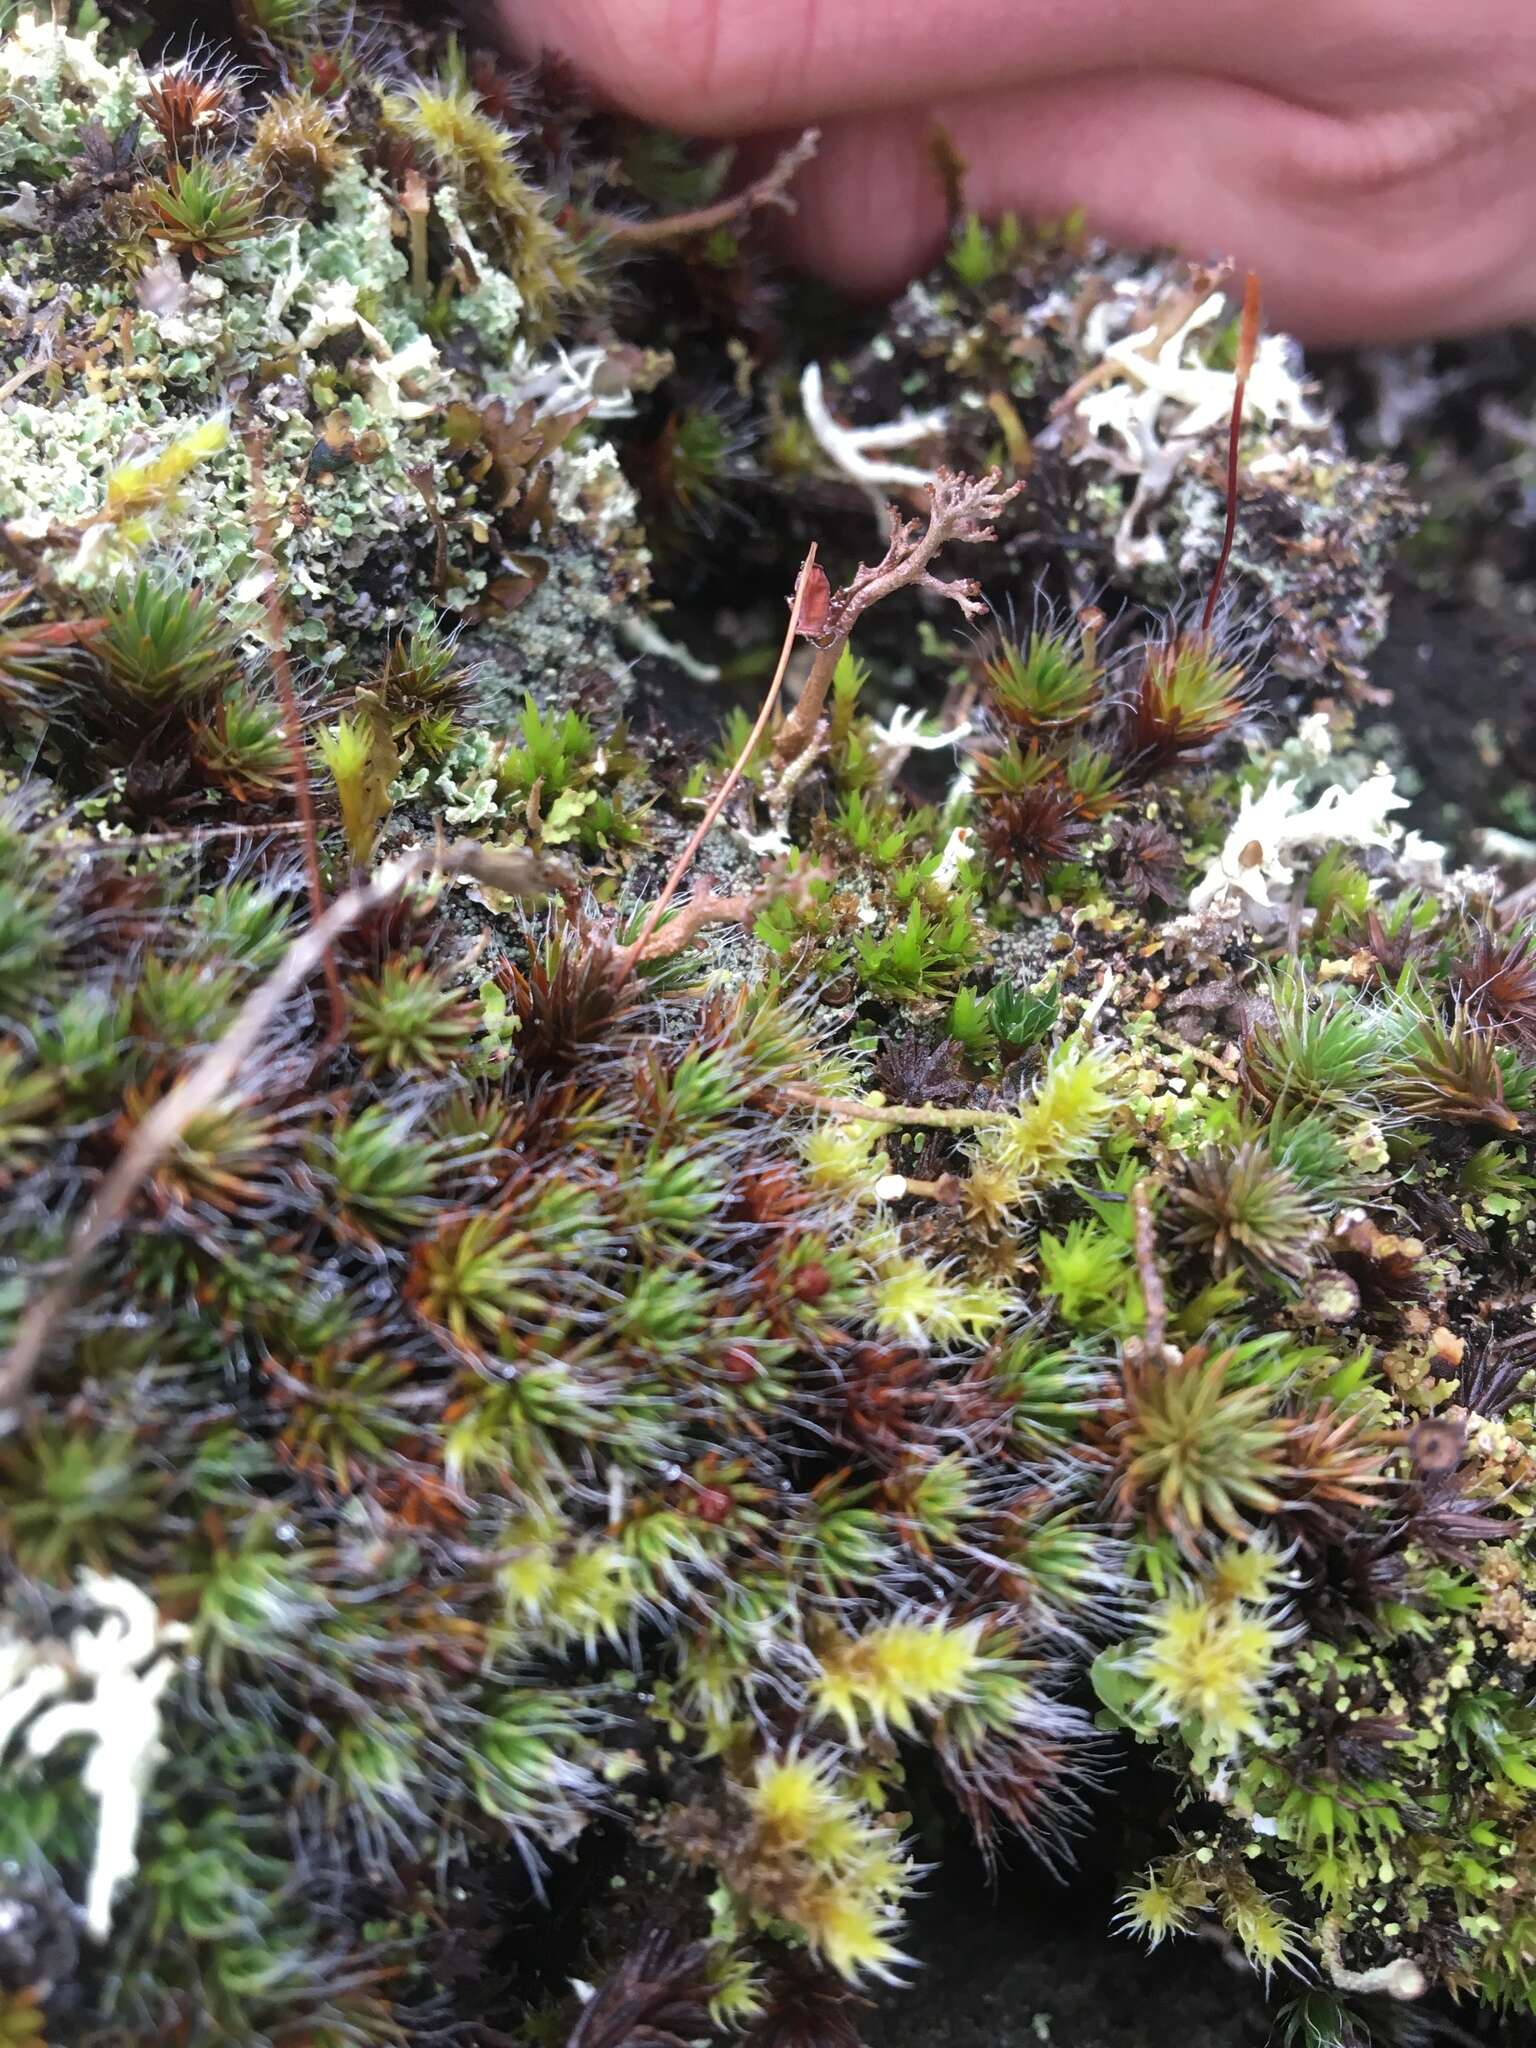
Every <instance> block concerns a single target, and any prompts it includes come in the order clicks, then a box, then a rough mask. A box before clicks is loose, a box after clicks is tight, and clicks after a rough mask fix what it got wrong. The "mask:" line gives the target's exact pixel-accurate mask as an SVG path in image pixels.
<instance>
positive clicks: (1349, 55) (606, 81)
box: [497, 0, 1536, 342]
mask: <svg viewBox="0 0 1536 2048" xmlns="http://www.w3.org/2000/svg"><path fill="white" fill-rule="evenodd" d="M497 4H498V5H499V8H500V13H501V21H502V24H503V31H504V35H505V37H506V38H507V39H508V40H509V41H510V43H511V44H512V46H513V47H514V48H515V49H516V50H517V51H518V52H520V53H521V54H523V55H532V54H534V53H536V52H537V51H538V50H539V49H540V48H545V49H551V50H556V51H559V52H561V53H562V54H563V55H565V56H566V57H568V58H569V59H570V60H571V61H572V62H574V64H575V65H576V66H577V67H578V69H579V70H580V71H581V72H582V74H583V75H584V76H585V77H586V78H587V80H588V81H589V82H590V83H591V84H592V85H593V86H594V87H595V88H596V89H597V90H598V91H599V92H600V93H601V94H602V95H603V96H604V97H605V98H607V99H609V100H611V101H613V102H614V103H616V104H618V105H621V106H623V107H625V108H627V109H628V110H629V111H631V112H633V113H635V114H637V115H640V116H642V117H643V118H646V119H648V120H652V121H657V122H660V123H663V124H665V125H667V126H669V127H673V128H678V129H681V130H683V131H685V132H688V133H692V134H698V135H708V136H740V137H745V138H750V139H752V140H753V141H754V144H756V143H757V142H758V140H759V139H761V146H762V147H763V148H764V149H767V148H770V147H771V139H772V138H774V137H778V138H780V139H782V137H783V136H784V134H785V133H787V132H793V131H794V130H796V129H797V128H799V127H800V126H803V125H804V124H807V123H811V122H814V123H817V124H818V125H820V127H821V128H822V130H823V144H822V149H821V152H820V155H819V157H818V159H817V161H816V162H815V164H813V165H812V166H811V168H810V170H809V171H807V172H806V173H804V174H803V177H802V180H801V182H800V183H799V184H798V186H797V188H796V189H797V191H798V193H799V195H800V202H801V203H800V210H799V212H798V214H797V216H796V217H795V219H794V220H793V221H792V222H791V223H790V224H789V227H788V230H787V232H788V234H789V237H790V241H791V246H792V253H793V254H794V255H795V256H796V257H797V258H798V259H799V260H801V261H803V262H805V263H807V264H809V265H810V266H812V267H813V268H815V269H817V270H820V271H822V272H824V273H826V274H827V275H829V276H831V277H833V278H835V279H837V280H838V281H839V282H841V283H842V284H843V285H844V286H846V287H849V288H852V289H854V290H857V291H867V292H880V291H886V290H889V289H891V288H893V287H894V286H897V285H899V284H900V283H902V282H903V281H904V280H905V279H906V278H908V277H910V276H911V275H913V274H914V273H916V272H917V271H919V270H921V269H922V268H924V267H925V266H926V265H927V264H928V263H929V262H930V261H931V259H932V258H933V256H934V254H935V252H936V250H937V249H938V247H939V245H940V244H941V242H942V240H943V235H944V218H943V202H942V198H941V195H940V193H939V190H938V187H937V183H936V180H935V178H934V175H933V172H932V170H931V168H930V163H929V158H928V154H927V150H926V147H925V141H924V137H925V134H926V132H927V131H928V130H929V128H930V127H931V125H932V124H933V123H935V122H937V123H939V124H941V125H942V126H943V128H944V129H945V130H946V131H947V132H948V134H949V136H950V137H951V138H952V140H953V142H954V143H955V145H956V147H957V148H958V150H959V152H960V154H961V156H962V158H963V159H964V160H965V162H966V164H967V166H968V177H967V191H966V198H967V204H968V205H969V206H970V207H972V208H974V209H975V210H977V211H978V212H980V213H982V214H984V215H986V214H997V213H1000V212H1002V211H1003V210H1004V209H1007V208H1014V209H1017V210H1018V211H1020V212H1022V213H1024V214H1025V215H1026V216H1033V217H1036V218H1051V217H1060V216H1061V215H1063V214H1066V213H1068V212H1070V211H1071V210H1072V209H1073V208H1074V207H1079V206H1080V207H1082V208H1083V210H1084V211H1085V213H1086V215H1087V218H1088V221H1089V223H1090V225H1091V226H1092V227H1094V228H1095V229H1096V230H1097V231H1099V232H1100V233H1102V234H1105V235H1108V236H1110V237H1111V238H1112V239H1114V240H1116V241H1120V242H1124V243H1127V244H1132V245H1156V244H1163V245H1167V244H1172V245H1173V246H1175V247H1177V248H1180V249H1183V250H1184V251H1186V252H1187V253H1189V254H1190V255H1192V256H1198V257H1208V256H1211V255H1212V254H1222V255H1230V256H1232V257H1234V258H1235V259H1236V261H1237V262H1238V264H1239V265H1241V266H1244V267H1248V266H1252V267H1255V268H1257V269H1258V270H1259V271H1260V272H1261V274H1262V277H1263V282H1264V291H1265V298H1266V301H1267V304H1268V307H1269V309H1270V311H1271V312H1272V313H1273V315H1274V317H1275V319H1276V320H1277V321H1278V322H1280V323H1282V324H1284V325H1287V326H1289V327H1291V328H1293V329H1294V330H1295V331H1297V332H1299V333H1301V334H1302V335H1304V336H1305V337H1306V338H1308V339H1310V340H1312V341H1315V342H1345V341H1348V342H1362V341H1389V340H1399V339H1405V338H1408V337H1412V336H1422V335H1437V334H1449V333H1458V332H1468V331H1471V330H1474V329H1477V328H1481V327H1488V326H1493V325H1497V324H1500V323H1502V322H1506V321H1511V320H1520V319H1528V318H1531V317H1533V316H1536V232H1533V230H1532V219H1533V215H1536V0H497Z"/></svg>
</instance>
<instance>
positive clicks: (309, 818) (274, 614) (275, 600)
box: [245, 426, 346, 1039]
mask: <svg viewBox="0 0 1536 2048" xmlns="http://www.w3.org/2000/svg"><path fill="white" fill-rule="evenodd" d="M245 451H246V455H247V457H248V459H249V461H250V465H251V528H252V532H253V534H254V537H255V541H256V559H257V561H258V562H260V564H261V569H262V580H263V584H264V589H263V591H262V600H263V603H264V605H265V607H266V615H267V639H268V642H269V644H270V646H271V650H272V674H273V677H274V679H275V681H276V683H277V697H278V702H279V704H280V705H281V706H282V712H283V738H284V740H285V741H286V743H287V747H288V760H289V765H290V768H291V770H292V774H293V800H294V804H295V806H296V808H297V810H298V814H299V824H300V827H301V829H302V832H303V837H304V870H305V873H306V875H307V876H308V878H309V912H310V916H311V917H312V918H313V919H314V922H315V924H316V925H318V924H320V923H321V922H322V919H323V916H324V911H325V885H324V883H323V881H322V880H321V876H320V833H319V829H318V827H317V826H316V824H315V794H314V790H313V789H312V788H311V786H310V780H309V759H308V756H307V755H306V754H305V752H304V732H303V728H302V726H301V724H300V722H299V700H298V697H297V695H296V693H295V691H294V687H293V668H292V665H291V664H290V662H289V660H288V640H287V635H286V633H285V631H284V620H283V601H282V598H281V596H280V594H279V592H278V587H277V547H276V541H275V538H274V535H273V530H272V507H271V504H270V502H269V500H268V498H267V467H266V433H265V431H264V429H262V428H261V427H257V426H252V427H248V428H247V429H246V435H245ZM320 964H321V967H322V969H323V971H324V974H325V991H326V995H327V996H328V998H329V999H330V1005H331V1035H332V1037H333V1038H338V1039H339V1038H340V1036H341V1034H342V1031H343V1030H344V1029H345V1027H346V1004H345V1001H344V999H343V996H342V993H341V976H340V975H339V974H338V973H337V972H336V963H335V961H334V960H333V959H332V958H331V957H330V954H329V953H327V954H326V955H325V956H324V957H323V959H322V960H321V963H320Z"/></svg>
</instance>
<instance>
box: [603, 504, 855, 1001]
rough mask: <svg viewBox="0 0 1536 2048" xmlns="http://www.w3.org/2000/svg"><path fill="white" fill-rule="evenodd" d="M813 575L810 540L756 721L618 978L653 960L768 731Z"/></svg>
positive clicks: (618, 958)
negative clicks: (671, 910)
mask: <svg viewBox="0 0 1536 2048" xmlns="http://www.w3.org/2000/svg"><path fill="white" fill-rule="evenodd" d="M815 572H816V544H815V542H814V541H813V542H812V543H811V548H810V552H809V553H808V554H807V556H806V558H805V560H804V561H803V562H802V563H801V564H800V574H799V575H798V576H797V577H796V578H795V593H794V596H793V597H792V598H791V599H790V602H789V624H788V625H787V626H786V628H785V630H784V644H783V646H782V647H781V648H780V649H779V659H778V663H777V665H776V667H775V668H774V671H773V679H772V681H771V682H770V683H769V685H768V690H767V694H766V695H765V696H764V698H763V702H762V707H761V709H760V710H759V711H758V714H757V719H756V722H755V723H754V724H753V727H752V730H751V732H749V733H748V734H747V738H746V743H745V745H744V746H743V747H742V750H741V752H740V753H739V754H738V755H737V756H736V759H735V760H734V761H733V762H732V763H731V767H730V772H729V773H728V774H727V775H726V778H725V780H724V781H723V782H722V783H721V785H720V787H719V788H718V789H717V790H716V791H715V794H714V796H713V798H712V799H711V800H710V803H709V807H708V809H707V810H706V811H705V813H704V815H703V817H702V818H700V820H699V822H698V824H697V825H696V826H695V827H694V829H693V831H692V832H691V833H690V834H689V836H688V843H687V845H686V846H685V847H684V848H683V850H682V852H681V853H680V854H679V855H678V856H677V859H676V860H675V861H674V862H673V864H672V872H671V873H670V874H669V875H668V876H667V879H666V881H665V882H664V883H663V884H662V890H661V894H660V895H659V896H658V897H657V898H656V901H655V902H654V903H653V904H652V905H651V908H650V912H649V914H648V915H647V917H646V920H645V923H644V924H643V925H642V926H641V927H640V935H639V937H638V938H636V939H635V940H633V941H632V942H631V943H630V944H629V945H627V946H624V947H622V948H621V949H620V951H619V952H618V953H617V954H616V955H615V956H614V965H615V971H616V973H617V974H618V975H619V977H620V979H623V978H625V977H627V976H628V975H630V974H632V973H633V972H634V970H635V965H636V963H637V962H638V961H641V960H644V959H646V958H648V957H654V956H653V955H651V954H650V953H649V951H648V949H649V947H650V945H651V941H652V940H653V939H654V938H655V936H656V927H657V926H658V925H659V924H660V923H661V920H662V918H663V917H665V915H666V912H667V905H668V904H669V903H670V902H671V901H672V898H673V897H674V896H675V895H676V894H677V892H678V890H679V889H680V888H681V887H682V884H683V882H684V880H685V879H686V877H687V874H688V870H689V869H690V868H691V867H692V866H693V862H694V856H695V855H696V854H697V853H698V850H699V848H700V847H701V846H702V845H703V844H704V841H705V840H706V839H707V838H708V836H709V834H710V831H711V830H712V829H713V826H714V823H715V820H716V819H717V818H718V817H719V815H720V813H721V812H722V811H723V810H724V809H725V806H726V802H727V800H728V799H729V797H730V794H731V791H732V790H733V789H734V788H735V787H736V785H737V783H738V782H740V780H741V778H742V776H743V775H744V774H745V772H746V767H747V763H748V762H749V761H750V760H751V759H752V756H753V754H754V752H755V751H756V748H757V743H758V741H759V740H760V739H761V738H762V736H763V734H764V733H765V732H766V731H767V729H768V721H769V719H770V718H771V717H772V716H773V707H774V705H775V704H777V703H778V701H779V692H780V690H781V689H782V688H783V687H784V675H785V671H786V670H787V669H788V667H789V657H790V655H791V654H792V653H793V652H794V646H795V635H796V633H797V632H798V631H799V630H800V622H801V620H802V619H803V617H804V616H805V602H806V594H807V592H808V591H809V590H810V588H811V586H812V579H813V577H814V575H815Z"/></svg>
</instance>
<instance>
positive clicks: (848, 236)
mask: <svg viewBox="0 0 1536 2048" xmlns="http://www.w3.org/2000/svg"><path fill="white" fill-rule="evenodd" d="M924 133H925V129H924V122H923V118H922V116H921V114H919V113H916V112H914V113H913V114H912V115H911V116H910V117H903V116H887V115H876V116H866V117H862V118H858V119H853V120H848V121H844V122H835V123H833V124H832V125H831V126H830V127H829V128H828V129H827V130H826V131H825V132H824V133H823V136H822V140H821V147H820V149H819V150H818V152H817V154H816V156H815V158H814V159H813V160H812V162H811V163H810V165H809V166H808V167H807V169H806V170H805V171H804V172H803V173H802V174H801V177H800V179H799V180H798V181H797V183H796V186H795V200H796V207H795V212H794V214H793V215H792V216H790V217H789V218H788V219H787V221H786V222H785V225H784V228H783V243H784V246H785V248H786V250H787V252H788V254H789V255H790V257H791V258H792V260H793V261H794V262H796V263H798V264H800V265H802V266H803V267H804V268H805V269H807V270H810V271H812V272H814V273H815V274H816V275H817V276H820V277H824V278H826V279H828V280H829V281H830V282H831V283H833V284H836V285H838V286H839V287H840V288H841V289H842V290H844V291H846V292H850V293H852V294H854V295H856V296H859V297H864V296H870V297H874V296H879V295H882V294H885V293H889V292H894V291H899V290H900V289H901V287H902V286H903V285H905V284H907V283H908V282H909V281H910V280H911V279H912V278H913V277H915V276H917V275H918V274H919V273H920V272H922V271H923V270H926V269H927V268H928V267H929V265H930V264H931V263H932V262H933V261H934V258H935V257H936V256H937V254H938V252H939V251H940V249H942V247H943V245H944V237H945V232H946V220H945V209H944V196H943V193H942V192H941V190H940V188H939V182H938V178H937V176H936V174H935V172H934V170H933V167H932V163H931V159H930V155H929V151H928V148H927V145H926V143H925V141H924Z"/></svg>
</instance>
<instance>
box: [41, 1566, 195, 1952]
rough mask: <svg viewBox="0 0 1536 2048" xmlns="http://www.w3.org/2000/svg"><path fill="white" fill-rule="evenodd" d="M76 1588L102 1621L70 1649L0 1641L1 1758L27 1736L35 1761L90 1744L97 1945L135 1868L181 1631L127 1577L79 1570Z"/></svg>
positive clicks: (89, 1896)
mask: <svg viewBox="0 0 1536 2048" xmlns="http://www.w3.org/2000/svg"><path fill="white" fill-rule="evenodd" d="M76 1583H77V1592H78V1596H79V1599H80V1601H81V1602H82V1604H84V1605H87V1606H90V1607H92V1608H94V1609H96V1610H97V1612H98V1614H99V1615H100V1617H101V1618H100V1620H99V1621H98V1622H97V1623H96V1624H95V1626H94V1627H81V1628H77V1629H75V1630H74V1631H73V1632H72V1633H71V1635H70V1638H69V1641H68V1643H67V1644H66V1643H64V1642H60V1641H56V1640H48V1641H44V1642H29V1641H27V1640H26V1639H25V1638H23V1637H18V1636H8V1637H0V1756H3V1755H4V1753H5V1751H6V1749H7V1748H8V1747H9V1745H10V1744H11V1742H12V1741H13V1740H14V1739H15V1737H16V1736H17V1735H18V1734H20V1733H21V1731H22V1730H23V1729H25V1731H26V1747H27V1751H28V1753H29V1754H30V1755H32V1756H34V1757H45V1756H51V1755H52V1754H53V1752H54V1751H55V1750H56V1749H57V1748H58V1747H59V1745H60V1744H61V1743H65V1742H69V1741H71V1740H73V1739H74V1737H76V1736H81V1735H83V1736H84V1737H85V1738H86V1739H87V1741H88V1742H89V1744H90V1749H89V1752H88V1754H87V1756H86V1759H85V1763H84V1767H83V1769H82V1771H81V1783H82V1785H83V1786H84V1787H85V1789H86V1791H87V1792H89V1793H90V1794H91V1795H92V1796H93V1797H94V1799H95V1800H96V1848H95V1853H94V1855H93V1857H92V1860H91V1869H90V1874H89V1876H88V1878H87V1880H86V1892H85V1926H86V1931H87V1933H89V1934H90V1935H91V1937H92V1938H93V1939H94V1940H96V1941H105V1940H106V1938H107V1936H108V1935H109V1934H110V1933H111V1930H112V1902H113V1900H114V1898H115V1897H116V1894H117V1891H118V1889H119V1887H120V1886H121V1885H122V1884H123V1883H124V1882H125V1881H126V1880H127V1879H128V1878H130V1877H131V1876H132V1875H133V1873H134V1871H135V1870H136V1869H137V1868H138V1854H137V1842H138V1833H139V1823H140V1820H141V1819H142V1817H143V1812H144V1796H145V1793H146V1792H147V1791H148V1789H149V1783H150V1779H151V1778H152V1776H153V1775H154V1770H155V1766H156V1764H157V1763H158V1762H159V1760H160V1758H161V1756H162V1754H163V1748H162V1744H161V1740H160V1701H161V1699H162V1697H163V1696H164V1693H165V1690H166V1687H167V1686H168V1685H169V1684H170V1683H171V1680H172V1679H173V1678H174V1677H175V1675H176V1670H177V1664H178V1659H177V1657H176V1656H175V1654H174V1651H175V1648H176V1646H177V1645H179V1644H180V1643H182V1642H184V1641H185V1639H186V1636H187V1630H186V1629H185V1627H183V1626H182V1625H181V1624H180V1623H179V1622H163V1621H162V1620H161V1619H160V1615H159V1611H158V1610H157V1608H156V1606H155V1603H154V1601H153V1600H152V1599H151V1598H150V1596H149V1595H148V1594H147V1593H146V1592H144V1590H143V1589H142V1588H141V1587H139V1586H135V1585H134V1584H133V1583H132V1581H131V1580H129V1579H122V1578H106V1577H104V1576H102V1574H100V1573H98V1572H82V1573H81V1574H80V1577H79V1579H78V1581H77V1582H76ZM81 1688H89V1690H88V1692H85V1693H84V1695H83V1696H82V1697H78V1698H69V1699H61V1698H59V1695H60V1694H62V1693H74V1692H76V1691H77V1690H79V1689H81ZM49 1701H54V1702H56V1704H53V1705H48V1704H47V1703H48V1702H49ZM39 1708H43V1709H44V1711H42V1712H39V1711H38V1710H39Z"/></svg>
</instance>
